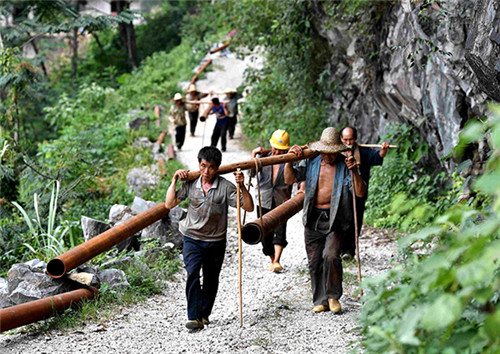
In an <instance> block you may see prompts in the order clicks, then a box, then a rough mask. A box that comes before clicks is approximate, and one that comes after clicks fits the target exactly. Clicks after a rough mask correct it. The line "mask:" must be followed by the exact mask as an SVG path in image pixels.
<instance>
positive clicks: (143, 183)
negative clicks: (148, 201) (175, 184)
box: [127, 168, 159, 195]
mask: <svg viewBox="0 0 500 354" xmlns="http://www.w3.org/2000/svg"><path fill="white" fill-rule="evenodd" d="M158 181H159V177H158V175H156V174H153V173H151V172H150V171H149V170H147V169H144V168H133V169H131V170H130V172H129V173H128V174H127V183H128V185H129V186H130V187H131V188H132V189H133V190H134V192H135V195H140V194H141V190H142V189H144V188H152V187H155V186H156V185H158Z"/></svg>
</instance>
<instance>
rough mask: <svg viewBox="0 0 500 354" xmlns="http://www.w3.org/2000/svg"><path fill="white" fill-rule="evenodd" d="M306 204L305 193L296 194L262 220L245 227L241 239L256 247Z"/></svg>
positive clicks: (265, 215)
mask: <svg viewBox="0 0 500 354" xmlns="http://www.w3.org/2000/svg"><path fill="white" fill-rule="evenodd" d="M303 204H304V193H299V194H296V195H295V197H293V198H291V199H289V200H287V201H286V202H284V203H283V204H281V205H280V206H277V207H276V208H274V209H273V210H271V211H270V212H268V213H266V214H264V215H263V216H262V224H261V223H260V219H257V220H255V221H253V222H249V223H247V224H245V226H243V230H242V231H241V237H242V239H243V241H245V243H248V244H249V245H255V244H257V243H259V242H260V241H262V240H263V239H264V238H265V237H266V236H267V235H268V234H269V233H271V231H273V230H275V229H276V228H277V227H278V226H280V225H281V224H284V223H285V222H286V221H287V220H288V219H290V218H291V217H292V216H294V215H295V214H297V213H298V212H299V211H301V210H302V207H303Z"/></svg>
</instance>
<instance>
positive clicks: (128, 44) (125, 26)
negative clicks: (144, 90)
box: [118, 1, 139, 69]
mask: <svg viewBox="0 0 500 354" xmlns="http://www.w3.org/2000/svg"><path fill="white" fill-rule="evenodd" d="M128 6H129V4H128V2H126V1H119V2H118V13H120V12H122V11H124V10H126V9H127V8H128ZM119 29H120V37H121V39H122V43H123V46H124V47H125V51H126V52H127V62H128V64H129V66H130V67H132V68H133V69H135V68H137V67H138V66H139V60H138V59H137V44H136V40H135V30H134V24H133V23H132V22H130V23H120V24H119Z"/></svg>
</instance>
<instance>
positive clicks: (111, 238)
mask: <svg viewBox="0 0 500 354" xmlns="http://www.w3.org/2000/svg"><path fill="white" fill-rule="evenodd" d="M168 211H169V210H168V209H167V208H166V207H165V203H159V204H157V205H155V206H154V207H152V208H150V209H148V210H146V211H144V212H142V213H140V214H139V215H136V216H134V217H133V218H130V219H128V220H126V221H125V222H124V223H123V224H120V225H116V226H114V227H112V228H111V229H109V230H107V231H105V232H103V233H102V234H100V235H97V236H96V237H94V238H92V239H90V240H88V241H87V242H84V243H82V244H81V245H78V246H76V247H75V248H72V249H70V250H69V251H67V252H65V253H63V254H62V255H60V256H58V257H56V258H54V259H51V260H50V261H49V263H47V273H48V274H49V275H50V276H51V277H52V278H60V277H62V276H63V275H64V274H66V273H67V272H69V271H70V270H72V269H74V268H76V267H78V266H79V265H81V264H83V263H85V262H87V261H88V260H89V259H92V258H94V257H95V256H97V255H98V254H101V253H103V252H105V251H107V250H109V249H110V248H111V247H113V246H114V245H116V244H118V243H120V242H121V241H123V240H125V239H127V238H129V237H130V236H132V235H134V234H135V233H136V232H138V231H140V230H142V229H144V228H145V227H146V226H149V225H151V224H152V223H154V222H155V221H158V220H160V219H161V218H163V217H164V216H165V215H167V214H168Z"/></svg>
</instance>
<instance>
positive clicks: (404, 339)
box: [398, 307, 424, 345]
mask: <svg viewBox="0 0 500 354" xmlns="http://www.w3.org/2000/svg"><path fill="white" fill-rule="evenodd" d="M423 312H424V311H423V309H422V307H416V308H415V307H413V308H409V309H407V310H406V311H405V312H404V313H403V316H402V318H401V321H400V323H401V326H400V327H399V330H398V337H399V340H400V341H401V343H404V344H409V345H419V344H420V339H418V338H417V337H416V336H415V332H416V330H417V325H418V322H419V321H420V319H421V318H422V315H423Z"/></svg>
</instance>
